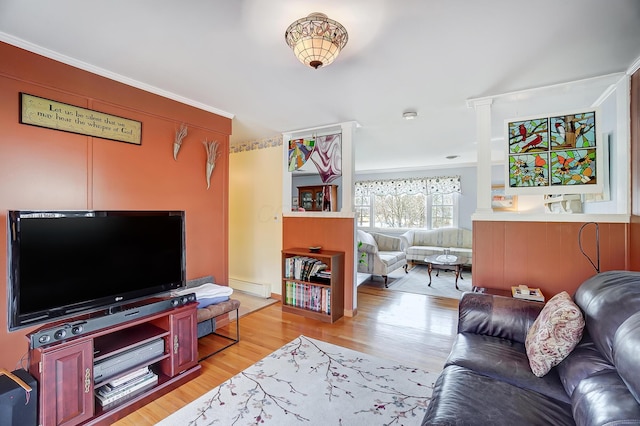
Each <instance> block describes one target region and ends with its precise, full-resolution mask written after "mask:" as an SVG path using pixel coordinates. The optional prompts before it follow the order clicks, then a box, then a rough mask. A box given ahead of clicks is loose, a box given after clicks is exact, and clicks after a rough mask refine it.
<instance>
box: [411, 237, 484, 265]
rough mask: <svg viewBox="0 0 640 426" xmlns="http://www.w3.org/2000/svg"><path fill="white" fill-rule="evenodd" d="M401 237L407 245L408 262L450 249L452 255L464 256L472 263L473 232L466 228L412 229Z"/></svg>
mask: <svg viewBox="0 0 640 426" xmlns="http://www.w3.org/2000/svg"><path fill="white" fill-rule="evenodd" d="M401 238H403V239H404V240H405V244H406V245H407V247H406V249H405V251H406V253H407V262H409V263H416V262H417V263H422V262H424V259H425V257H427V256H430V255H432V254H442V253H443V252H444V249H449V250H450V251H451V254H452V255H455V256H463V257H466V258H467V259H469V260H468V262H467V265H470V264H471V255H472V249H471V248H472V242H473V234H472V232H471V231H470V230H468V229H464V228H439V229H412V230H409V231H407V232H405V233H404V234H402V236H401Z"/></svg>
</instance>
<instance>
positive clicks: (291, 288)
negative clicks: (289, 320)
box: [285, 281, 331, 314]
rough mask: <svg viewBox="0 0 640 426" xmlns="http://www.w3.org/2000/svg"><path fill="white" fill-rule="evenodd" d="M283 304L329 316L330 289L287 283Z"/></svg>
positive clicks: (294, 282) (293, 282)
mask: <svg viewBox="0 0 640 426" xmlns="http://www.w3.org/2000/svg"><path fill="white" fill-rule="evenodd" d="M285 304H287V305H291V306H297V307H299V308H305V309H309V310H312V311H315V312H323V313H325V314H330V313H331V288H330V287H325V286H318V285H313V284H306V283H299V282H296V281H287V282H286V283H285Z"/></svg>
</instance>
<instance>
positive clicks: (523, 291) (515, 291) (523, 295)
mask: <svg viewBox="0 0 640 426" xmlns="http://www.w3.org/2000/svg"><path fill="white" fill-rule="evenodd" d="M511 294H512V295H513V297H515V298H516V299H524V300H533V301H535V302H544V295H543V294H542V291H540V289H539V288H529V287H527V286H526V285H522V284H521V285H519V286H513V287H511Z"/></svg>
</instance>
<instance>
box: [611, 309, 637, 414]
mask: <svg viewBox="0 0 640 426" xmlns="http://www.w3.org/2000/svg"><path fill="white" fill-rule="evenodd" d="M639 350H640V312H638V313H637V314H635V315H632V316H630V317H629V319H627V320H626V321H625V322H623V323H622V325H620V327H619V328H618V331H617V332H616V335H615V337H614V339H613V360H614V362H615V365H616V368H617V370H618V374H619V375H620V377H621V378H622V380H623V381H624V382H625V384H626V385H627V387H628V388H629V391H630V392H631V394H632V395H633V396H634V397H635V399H636V401H638V403H639V404H640V362H638V360H639V359H640V354H638V351H639Z"/></svg>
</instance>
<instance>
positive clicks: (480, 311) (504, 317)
mask: <svg viewBox="0 0 640 426" xmlns="http://www.w3.org/2000/svg"><path fill="white" fill-rule="evenodd" d="M543 306H544V305H543V304H542V303H538V302H529V301H527V300H520V299H513V298H511V297H503V296H495V295H492V294H485V293H465V294H463V295H462V299H461V300H460V305H459V308H458V333H475V334H484V335H488V336H494V337H501V338H504V339H509V340H512V341H516V342H520V343H524V341H525V339H526V337H527V332H528V331H529V328H531V325H533V322H534V321H535V320H536V318H537V317H538V314H539V313H540V311H541V310H542V307H543Z"/></svg>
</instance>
